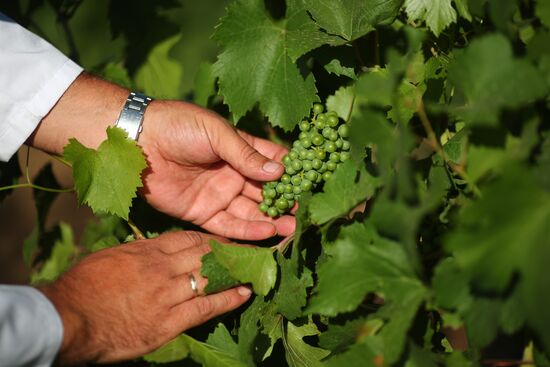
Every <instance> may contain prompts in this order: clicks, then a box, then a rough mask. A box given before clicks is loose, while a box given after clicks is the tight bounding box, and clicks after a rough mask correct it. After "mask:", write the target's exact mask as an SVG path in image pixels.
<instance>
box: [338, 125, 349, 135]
mask: <svg viewBox="0 0 550 367" xmlns="http://www.w3.org/2000/svg"><path fill="white" fill-rule="evenodd" d="M338 134H340V136H341V137H342V138H347V137H348V134H349V129H348V125H346V124H343V125H340V127H339V128H338Z"/></svg>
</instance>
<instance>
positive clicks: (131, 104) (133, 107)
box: [115, 92, 152, 141]
mask: <svg viewBox="0 0 550 367" xmlns="http://www.w3.org/2000/svg"><path fill="white" fill-rule="evenodd" d="M151 101H152V98H151V97H148V96H146V95H145V94H141V93H138V92H131V93H130V95H129V96H128V99H126V103H125V104H124V108H123V109H122V111H121V112H120V116H119V117H118V120H117V121H116V124H115V126H116V127H119V128H121V129H123V130H124V131H126V132H127V133H128V138H130V139H132V140H135V141H137V140H138V137H139V134H140V133H141V130H142V129H143V127H142V123H143V115H144V114H145V109H146V108H147V106H148V105H149V103H150V102H151Z"/></svg>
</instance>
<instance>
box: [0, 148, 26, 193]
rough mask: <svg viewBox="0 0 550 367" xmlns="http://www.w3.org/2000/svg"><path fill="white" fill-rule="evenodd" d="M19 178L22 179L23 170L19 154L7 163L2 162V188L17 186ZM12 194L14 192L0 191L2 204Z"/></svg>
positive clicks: (0, 176) (0, 182) (0, 168)
mask: <svg viewBox="0 0 550 367" xmlns="http://www.w3.org/2000/svg"><path fill="white" fill-rule="evenodd" d="M19 177H21V169H20V168H19V160H18V159H17V154H14V155H13V156H12V157H11V158H10V160H9V161H7V162H0V188H3V187H5V186H11V185H14V184H16V183H17V181H19ZM11 192H12V190H0V202H1V201H2V200H3V199H4V198H5V197H6V196H8V195H9V194H10V193H11Z"/></svg>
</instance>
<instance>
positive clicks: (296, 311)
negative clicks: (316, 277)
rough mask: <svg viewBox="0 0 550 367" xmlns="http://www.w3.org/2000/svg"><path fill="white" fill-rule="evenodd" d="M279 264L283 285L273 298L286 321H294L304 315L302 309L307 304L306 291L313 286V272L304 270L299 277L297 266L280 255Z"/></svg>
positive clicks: (277, 309) (278, 255) (278, 256)
mask: <svg viewBox="0 0 550 367" xmlns="http://www.w3.org/2000/svg"><path fill="white" fill-rule="evenodd" d="M277 262H278V263H279V266H280V268H281V283H280V285H279V288H278V290H277V292H276V293H275V296H274V297H273V302H274V304H275V309H276V311H277V312H279V313H281V314H282V315H283V316H284V317H285V318H286V319H288V320H294V319H295V318H297V317H299V316H301V315H302V307H304V306H305V305H306V302H307V292H306V290H307V288H309V287H311V286H313V278H312V277H311V271H310V270H308V269H307V268H304V270H303V272H302V274H301V276H298V274H297V272H298V269H297V266H294V264H293V261H292V260H289V259H286V258H285V257H284V256H283V255H281V254H280V253H278V254H277Z"/></svg>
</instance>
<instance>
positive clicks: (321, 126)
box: [315, 116, 327, 130]
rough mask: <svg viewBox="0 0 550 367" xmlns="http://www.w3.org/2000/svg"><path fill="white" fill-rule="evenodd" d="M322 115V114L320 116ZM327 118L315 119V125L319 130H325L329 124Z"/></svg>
mask: <svg viewBox="0 0 550 367" xmlns="http://www.w3.org/2000/svg"><path fill="white" fill-rule="evenodd" d="M319 117H321V116H319ZM325 120H326V119H321V120H320V119H317V120H315V127H316V128H317V129H319V130H323V129H324V128H325V126H327V123H326V122H325Z"/></svg>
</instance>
